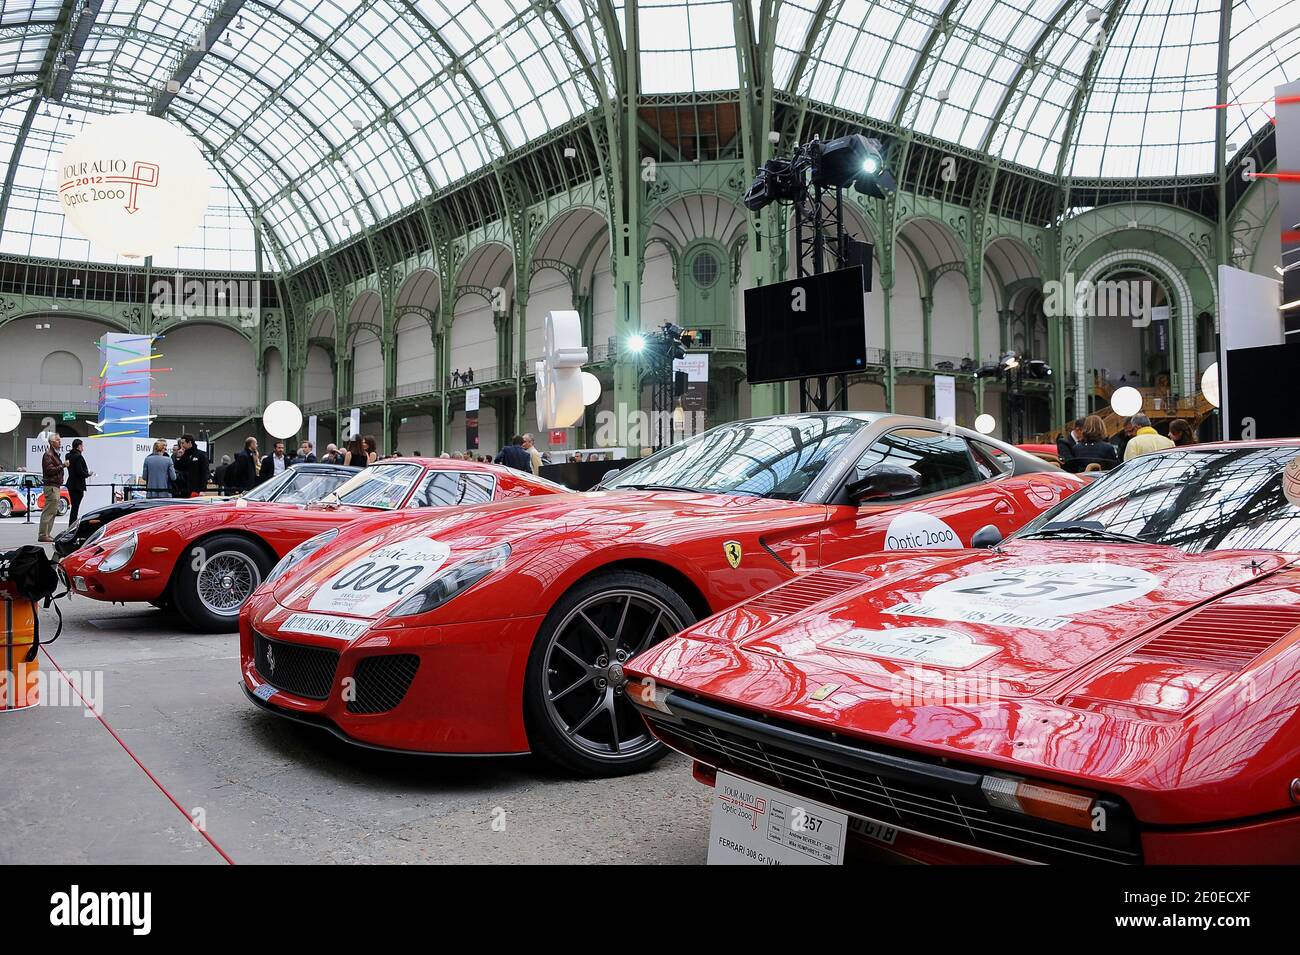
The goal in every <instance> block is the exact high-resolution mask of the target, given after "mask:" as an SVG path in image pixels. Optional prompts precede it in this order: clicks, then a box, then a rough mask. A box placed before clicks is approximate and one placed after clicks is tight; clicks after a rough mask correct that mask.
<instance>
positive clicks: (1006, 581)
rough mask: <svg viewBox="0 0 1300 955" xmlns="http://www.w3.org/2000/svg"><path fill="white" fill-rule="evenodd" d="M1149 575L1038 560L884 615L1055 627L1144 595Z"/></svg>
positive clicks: (960, 582) (953, 585) (1151, 586)
mask: <svg viewBox="0 0 1300 955" xmlns="http://www.w3.org/2000/svg"><path fill="white" fill-rule="evenodd" d="M1159 583H1160V581H1159V579H1157V578H1156V576H1155V575H1154V574H1151V573H1148V572H1147V571H1145V570H1141V569H1140V568H1136V567H1126V566H1124V565H1123V564H1102V563H1089V564H1039V565H1034V566H1030V567H1009V568H1007V569H1005V570H994V571H987V572H985V573H982V574H971V575H970V576H968V577H958V578H957V579H956V580H950V581H948V582H946V583H943V584H940V585H939V586H937V587H935V588H933V589H932V590H929V591H927V592H926V593H924V594H921V595H920V597H919V599H917V600H913V601H908V602H906V603H901V604H898V605H897V606H894V607H890V608H889V611H888V612H889V613H893V614H902V615H904V616H909V617H933V618H937V619H940V620H965V621H967V622H969V623H985V624H991V625H993V626H1002V627H1027V628H1029V629H1032V630H1057V629H1059V628H1061V627H1063V626H1065V625H1066V624H1067V623H1069V622H1070V619H1069V618H1070V617H1073V616H1075V615H1076V614H1080V613H1087V612H1089V611H1093V610H1101V609H1102V608H1104V607H1113V606H1115V605H1116V604H1121V603H1127V602H1128V601H1130V600H1136V599H1138V598H1139V597H1145V596H1146V595H1147V594H1149V593H1150V592H1151V591H1153V590H1155V588H1156V587H1157V586H1158V585H1159Z"/></svg>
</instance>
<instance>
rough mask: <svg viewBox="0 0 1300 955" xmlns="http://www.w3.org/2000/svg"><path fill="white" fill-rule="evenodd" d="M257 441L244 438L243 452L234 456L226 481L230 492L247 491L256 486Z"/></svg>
mask: <svg viewBox="0 0 1300 955" xmlns="http://www.w3.org/2000/svg"><path fill="white" fill-rule="evenodd" d="M257 464H258V458H257V439H256V438H245V439H244V450H242V451H240V452H239V453H238V454H237V455H235V463H234V464H232V465H231V466H230V471H228V472H227V474H228V475H229V476H228V477H227V478H226V480H227V481H228V482H229V483H230V489H231V490H232V491H249V490H252V488H253V487H254V486H255V485H256V484H257Z"/></svg>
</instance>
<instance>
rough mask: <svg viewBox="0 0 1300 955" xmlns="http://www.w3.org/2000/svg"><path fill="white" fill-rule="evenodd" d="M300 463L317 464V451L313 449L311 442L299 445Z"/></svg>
mask: <svg viewBox="0 0 1300 955" xmlns="http://www.w3.org/2000/svg"><path fill="white" fill-rule="evenodd" d="M298 462H299V463H300V464H315V463H316V449H315V448H313V447H312V445H311V442H310V441H304V442H303V443H302V444H300V445H298Z"/></svg>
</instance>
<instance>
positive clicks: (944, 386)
mask: <svg viewBox="0 0 1300 955" xmlns="http://www.w3.org/2000/svg"><path fill="white" fill-rule="evenodd" d="M934 417H935V419H936V420H938V421H942V422H943V423H944V424H956V423H957V379H956V378H954V377H952V375H935V376H934Z"/></svg>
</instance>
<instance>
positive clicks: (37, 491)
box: [0, 471, 72, 517]
mask: <svg viewBox="0 0 1300 955" xmlns="http://www.w3.org/2000/svg"><path fill="white" fill-rule="evenodd" d="M29 499H30V500H31V502H32V509H33V510H36V511H40V510H43V509H44V508H45V489H44V488H43V487H41V477H40V475H39V474H30V473H27V472H23V471H9V472H6V473H3V474H0V517H15V516H17V515H19V514H26V513H27V502H28V500H29ZM71 507H72V499H71V498H70V497H68V489H67V488H66V487H61V488H59V515H60V516H62V515H64V514H66V513H68V510H69V508H71Z"/></svg>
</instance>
